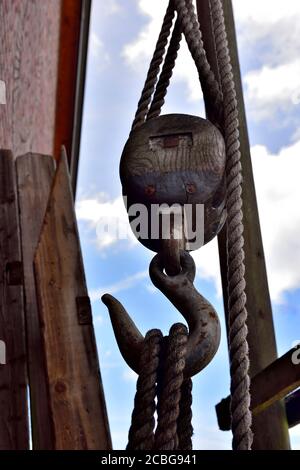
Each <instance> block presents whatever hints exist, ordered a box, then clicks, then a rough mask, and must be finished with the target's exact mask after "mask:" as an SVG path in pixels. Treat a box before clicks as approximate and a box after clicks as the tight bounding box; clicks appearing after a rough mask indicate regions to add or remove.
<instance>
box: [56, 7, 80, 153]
mask: <svg viewBox="0 0 300 470" xmlns="http://www.w3.org/2000/svg"><path fill="white" fill-rule="evenodd" d="M81 11H82V0H75V1H74V0H61V13H60V41H59V52H58V76H57V92H56V116H55V133H54V156H55V158H56V159H59V157H60V149H61V146H62V145H64V146H65V147H66V150H67V154H68V156H69V157H71V152H72V137H73V126H74V110H75V96H76V77H77V67H78V51H79V39H80V25H81Z"/></svg>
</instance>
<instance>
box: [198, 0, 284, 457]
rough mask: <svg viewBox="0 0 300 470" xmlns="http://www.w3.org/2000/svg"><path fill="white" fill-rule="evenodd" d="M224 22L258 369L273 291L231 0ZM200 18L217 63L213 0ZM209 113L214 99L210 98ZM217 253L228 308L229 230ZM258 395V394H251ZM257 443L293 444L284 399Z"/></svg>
mask: <svg viewBox="0 0 300 470" xmlns="http://www.w3.org/2000/svg"><path fill="white" fill-rule="evenodd" d="M223 8H224V16H225V24H226V30H227V37H228V44H229V49H230V55H231V62H232V67H233V74H234V80H235V86H236V93H237V99H238V109H239V121H240V142H241V154H242V167H243V207H244V239H245V245H244V251H245V267H246V275H245V277H246V283H247V287H246V295H247V299H248V302H247V309H248V331H249V333H248V343H249V348H250V352H249V354H250V373H251V376H252V377H253V376H255V375H257V374H258V373H259V372H260V371H262V370H263V369H265V368H266V367H267V366H268V365H269V364H270V363H272V362H273V361H274V360H276V358H277V349H276V341H275V332H274V325H273V317H272V308H271V301H270V295H269V288H268V281H267V273H266V265H265V258H264V250H263V244H262V237H261V231H260V224H259V216H258V209H257V201H256V194H255V185H254V179H253V171H252V164H251V155H250V145H249V138H248V131H247V121H246V114H245V106H244V99H243V90H242V80H241V73H240V66H239V58H238V49H237V41H236V33H235V25H234V18H233V9H232V2H231V0H223ZM197 10H198V17H199V22H200V26H201V30H202V34H203V40H204V44H205V46H206V48H207V55H208V60H209V62H210V64H211V66H212V68H213V70H214V72H215V75H216V77H218V76H219V73H218V69H217V60H216V52H215V47H214V36H213V29H212V21H211V15H210V0H197ZM206 108H207V113H208V118H209V113H210V103H208V102H207V103H206ZM218 243H219V254H220V263H221V276H222V285H223V297H224V309H225V315H226V318H228V310H227V300H228V299H227V265H226V233H225V230H223V231H222V233H221V234H220V236H219V239H218ZM253 398H254V399H255V397H253ZM253 431H254V442H253V449H270V450H271V449H274V450H275V449H289V448H290V444H289V435H288V428H287V420H286V415H285V409H284V405H283V403H281V402H277V403H275V404H274V405H273V406H271V407H268V409H267V410H265V411H264V412H263V413H260V414H259V415H258V416H256V417H254V420H253Z"/></svg>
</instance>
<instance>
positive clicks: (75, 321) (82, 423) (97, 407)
mask: <svg viewBox="0 0 300 470" xmlns="http://www.w3.org/2000/svg"><path fill="white" fill-rule="evenodd" d="M34 266H35V275H36V285H37V292H38V299H39V311H40V318H41V323H42V337H43V346H44V351H45V360H46V370H47V386H48V396H49V399H50V409H51V417H52V422H53V429H54V440H55V449H57V450H66V449H74V450H84V449H91V450H92V449H94V450H109V449H111V440H110V432H109V426H108V419H107V413H106V406H105V399H104V393H103V387H102V382H101V376H100V372H99V363H98V355H97V347H96V341H95V336H94V329H93V324H92V313H91V306H90V302H89V298H88V292H87V287H86V281H85V275H84V268H83V261H82V255H81V249H80V242H79V235H78V230H77V224H76V216H75V211H74V204H73V198H72V190H71V185H70V176H69V172H68V164H67V159H66V156H65V154H64V153H63V155H62V157H61V160H60V162H59V163H58V167H57V171H56V174H55V179H54V183H53V186H52V191H51V195H50V199H49V204H48V208H47V211H46V216H45V219H44V224H43V228H42V232H41V236H40V240H39V244H38V248H37V251H36V255H35V259H34Z"/></svg>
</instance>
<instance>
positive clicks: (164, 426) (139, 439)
mask: <svg viewBox="0 0 300 470" xmlns="http://www.w3.org/2000/svg"><path fill="white" fill-rule="evenodd" d="M187 338H188V332H187V328H186V326H184V325H182V324H180V323H177V324H175V325H173V326H172V328H171V329H170V334H169V336H168V337H166V338H163V336H162V333H161V332H160V331H159V330H150V331H149V332H148V333H147V335H146V337H145V340H144V345H143V350H142V355H141V359H140V369H141V374H140V375H139V378H138V381H137V391H136V395H135V400H134V410H133V413H132V422H131V427H130V430H129V441H128V445H127V450H159V451H162V450H191V449H192V434H193V428H192V425H191V417H192V411H191V406H192V381H191V379H186V380H184V377H183V370H184V367H185V354H186V344H187ZM164 340H165V341H164ZM164 349H166V351H165V352H164ZM156 398H157V402H156V401H155V399H156ZM156 403H157V405H156ZM155 412H157V416H158V423H157V428H156V431H155V433H154V427H155V418H154V414H155Z"/></svg>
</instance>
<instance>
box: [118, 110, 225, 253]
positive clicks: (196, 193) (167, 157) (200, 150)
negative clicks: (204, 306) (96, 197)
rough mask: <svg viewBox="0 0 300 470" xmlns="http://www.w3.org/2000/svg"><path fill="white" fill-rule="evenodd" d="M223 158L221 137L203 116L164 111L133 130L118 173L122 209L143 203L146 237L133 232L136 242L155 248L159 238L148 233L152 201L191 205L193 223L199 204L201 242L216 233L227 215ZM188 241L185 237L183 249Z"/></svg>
mask: <svg viewBox="0 0 300 470" xmlns="http://www.w3.org/2000/svg"><path fill="white" fill-rule="evenodd" d="M225 161H226V154H225V143H224V139H223V136H222V134H221V133H220V131H219V130H218V129H217V128H216V127H215V126H214V125H213V124H211V122H209V121H208V120H206V119H202V118H200V117H197V116H190V115H186V114H169V115H163V116H159V117H157V118H154V119H151V120H149V121H146V122H145V123H144V124H143V125H142V126H140V127H139V128H137V129H136V130H134V131H133V132H132V133H131V135H130V137H129V139H128V141H127V143H126V145H125V147H124V150H123V154H122V157H121V163H120V178H121V183H122V188H123V196H126V205H127V210H128V209H129V208H130V207H131V206H132V205H134V204H143V205H144V206H146V207H147V208H148V225H149V226H148V236H145V234H143V236H140V235H141V234H140V233H136V235H137V236H138V238H139V241H140V242H141V243H142V244H143V245H145V246H146V247H147V248H150V249H151V250H153V251H156V252H158V251H160V248H161V243H160V242H161V236H162V234H161V232H160V235H159V237H158V238H157V237H153V236H151V235H152V232H151V228H152V227H151V225H153V212H152V215H151V207H154V208H155V207H157V205H168V206H172V205H174V204H177V205H180V206H181V207H189V208H192V214H193V216H192V218H193V222H192V223H193V226H194V228H196V225H195V223H196V220H195V218H196V217H197V214H198V212H197V210H196V207H197V205H202V206H201V207H202V214H203V218H204V226H203V230H204V234H203V243H207V242H209V241H210V240H211V239H212V238H213V237H214V236H216V235H217V234H218V232H219V231H220V230H221V228H222V226H223V224H224V221H225V218H226V210H225V182H224V180H225ZM200 212H201V211H200ZM131 216H132V214H131ZM131 216H130V217H129V220H130V221H132V217H131ZM134 231H135V230H134ZM135 232H136V231H135ZM143 233H144V232H143ZM203 243H202V244H203ZM191 246H192V248H191ZM193 246H194V245H191V244H189V243H187V242H186V246H183V247H182V248H183V249H188V250H192V249H194V247H193Z"/></svg>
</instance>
